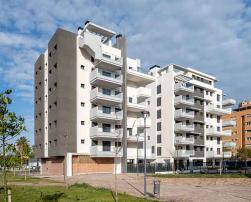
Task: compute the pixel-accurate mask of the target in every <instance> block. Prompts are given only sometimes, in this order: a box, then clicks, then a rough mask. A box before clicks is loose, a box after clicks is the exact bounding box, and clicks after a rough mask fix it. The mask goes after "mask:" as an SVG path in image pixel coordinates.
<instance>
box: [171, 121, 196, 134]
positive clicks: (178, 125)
mask: <svg viewBox="0 0 251 202" xmlns="http://www.w3.org/2000/svg"><path fill="white" fill-rule="evenodd" d="M174 129H175V131H186V132H193V131H194V124H189V125H186V124H183V123H176V124H175V127H174Z"/></svg>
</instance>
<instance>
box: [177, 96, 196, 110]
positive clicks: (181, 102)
mask: <svg viewBox="0 0 251 202" xmlns="http://www.w3.org/2000/svg"><path fill="white" fill-rule="evenodd" d="M174 104H175V106H177V107H178V106H193V105H194V99H193V98H189V99H187V98H186V97H185V96H182V95H179V96H176V97H175V98H174Z"/></svg>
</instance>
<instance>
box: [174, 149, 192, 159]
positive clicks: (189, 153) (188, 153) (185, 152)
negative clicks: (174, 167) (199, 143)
mask: <svg viewBox="0 0 251 202" xmlns="http://www.w3.org/2000/svg"><path fill="white" fill-rule="evenodd" d="M194 153H195V152H194V150H185V149H182V150H176V151H175V153H174V157H175V158H186V157H190V156H194Z"/></svg>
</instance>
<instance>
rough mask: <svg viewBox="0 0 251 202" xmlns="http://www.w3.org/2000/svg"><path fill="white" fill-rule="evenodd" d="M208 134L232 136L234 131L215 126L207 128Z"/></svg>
mask: <svg viewBox="0 0 251 202" xmlns="http://www.w3.org/2000/svg"><path fill="white" fill-rule="evenodd" d="M206 134H207V135H210V136H231V134H232V131H231V130H221V129H220V130H219V129H217V128H215V127H213V128H207V129H206Z"/></svg>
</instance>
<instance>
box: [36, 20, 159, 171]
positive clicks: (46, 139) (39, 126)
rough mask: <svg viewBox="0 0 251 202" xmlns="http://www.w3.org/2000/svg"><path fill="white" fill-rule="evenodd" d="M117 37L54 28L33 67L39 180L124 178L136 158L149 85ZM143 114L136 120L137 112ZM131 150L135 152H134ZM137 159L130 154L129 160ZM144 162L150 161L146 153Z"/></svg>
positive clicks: (88, 29) (89, 28) (95, 29)
mask: <svg viewBox="0 0 251 202" xmlns="http://www.w3.org/2000/svg"><path fill="white" fill-rule="evenodd" d="M139 70H140V60H139V59H131V58H128V57H127V47H126V39H125V37H123V36H122V35H121V34H118V35H116V33H115V32H114V31H112V30H109V29H107V28H104V27H101V26H99V25H96V24H94V23H92V22H89V21H87V22H86V23H85V25H84V27H79V29H78V32H77V33H73V32H69V31H67V30H63V29H57V31H56V32H55V34H54V35H53V37H52V38H51V39H50V41H49V43H48V49H47V50H46V51H45V52H44V53H43V54H41V55H40V56H39V58H38V59H37V61H36V63H35V75H34V77H35V150H36V157H37V158H41V162H42V169H41V172H42V174H44V175H55V174H56V175H59V174H65V175H67V176H71V175H76V174H80V173H89V172H110V173H113V172H114V171H115V169H116V171H117V172H121V171H123V172H125V171H126V166H127V163H135V162H136V161H137V159H143V145H142V142H143V133H144V129H145V127H144V126H145V124H144V123H145V122H146V127H147V128H148V129H147V131H146V132H147V133H148V132H149V128H150V126H151V122H150V117H149V115H148V116H147V117H145V119H144V116H146V114H147V113H146V112H148V111H149V106H150V103H149V99H150V97H151V89H149V88H147V87H146V86H147V85H149V84H150V83H152V82H154V81H155V78H154V77H153V76H151V75H147V74H144V73H141V72H140V71H139ZM143 112H144V113H143ZM137 147H138V148H139V149H138V152H137ZM137 154H138V155H137ZM147 158H148V159H153V158H154V155H153V154H152V152H151V148H147Z"/></svg>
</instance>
